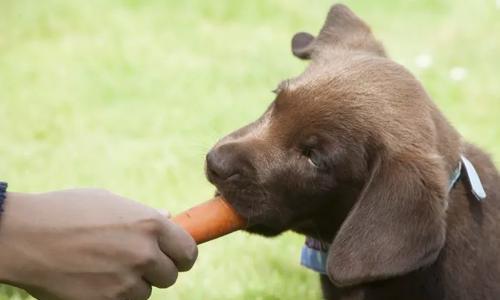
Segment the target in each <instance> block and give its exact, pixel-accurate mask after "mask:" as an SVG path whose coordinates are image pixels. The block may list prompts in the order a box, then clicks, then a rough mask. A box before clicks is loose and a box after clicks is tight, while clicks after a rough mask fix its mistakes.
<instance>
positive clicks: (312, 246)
mask: <svg viewBox="0 0 500 300" xmlns="http://www.w3.org/2000/svg"><path fill="white" fill-rule="evenodd" d="M462 171H465V175H466V177H467V179H468V182H469V185H470V189H471V192H472V194H473V195H474V197H475V198H476V200H477V201H480V202H481V201H483V200H484V199H486V192H485V191H484V188H483V184H482V183H481V180H480V178H479V175H478V174H477V172H476V169H475V168H474V165H473V164H472V163H471V162H470V161H469V160H468V159H467V158H466V157H465V156H463V155H461V156H460V161H459V162H458V166H457V168H455V170H454V171H453V173H452V174H451V176H450V181H449V183H448V193H449V192H450V191H451V190H452V189H453V187H454V186H455V184H456V183H457V181H458V179H460V176H461V175H462V173H463V172H462ZM329 248H330V244H328V243H324V242H322V241H319V240H317V239H314V238H312V237H309V236H308V237H306V242H305V244H304V246H303V247H302V252H301V255H300V264H301V265H302V266H304V267H306V268H308V269H310V270H313V271H315V272H317V273H320V274H326V258H327V256H328V249H329Z"/></svg>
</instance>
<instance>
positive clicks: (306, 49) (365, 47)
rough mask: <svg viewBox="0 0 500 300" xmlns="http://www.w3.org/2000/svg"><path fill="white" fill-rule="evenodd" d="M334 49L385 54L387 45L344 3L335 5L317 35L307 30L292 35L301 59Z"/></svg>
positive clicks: (294, 52)
mask: <svg viewBox="0 0 500 300" xmlns="http://www.w3.org/2000/svg"><path fill="white" fill-rule="evenodd" d="M331 49H344V50H354V51H364V52H367V53H372V54H375V55H378V56H385V51H384V47H383V46H382V44H380V43H379V42H378V41H377V40H376V39H375V38H374V37H373V35H372V32H371V30H370V27H368V25H366V24H365V22H363V21H362V20H361V19H360V18H358V17H357V16H356V15H355V14H354V13H353V12H352V11H351V10H350V9H349V8H348V7H347V6H345V5H342V4H336V5H334V6H332V8H331V9H330V11H329V13H328V16H327V18H326V21H325V24H324V25H323V28H322V29H321V31H320V33H319V34H318V37H317V38H314V36H312V35H311V34H309V33H305V32H299V33H297V34H295V36H294V37H293V38H292V52H293V54H294V55H295V56H297V57H299V58H302V59H309V58H313V59H314V58H315V57H317V56H321V55H322V53H325V52H328V50H331Z"/></svg>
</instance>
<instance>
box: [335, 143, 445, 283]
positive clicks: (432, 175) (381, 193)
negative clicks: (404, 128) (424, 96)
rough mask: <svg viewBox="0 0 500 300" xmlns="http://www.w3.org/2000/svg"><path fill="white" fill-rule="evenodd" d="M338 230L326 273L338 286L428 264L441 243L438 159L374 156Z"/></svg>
mask: <svg viewBox="0 0 500 300" xmlns="http://www.w3.org/2000/svg"><path fill="white" fill-rule="evenodd" d="M372 165H373V166H372V167H371V174H370V178H369V180H368V181H367V183H366V184H365V187H364V189H363V191H362V192H361V195H360V197H359V199H358V201H357V203H356V204H355V205H354V207H353V208H352V209H351V212H350V213H349V215H348V217H347V218H346V220H345V221H344V223H343V224H342V226H341V228H340V229H339V231H338V233H337V235H336V237H335V239H334V241H333V243H332V245H331V247H330V250H329V254H328V259H327V272H328V275H329V277H330V279H331V280H332V282H333V283H334V284H336V285H338V286H342V287H343V286H351V285H356V284H360V283H364V282H370V281H374V280H379V279H385V278H389V277H393V276H397V275H401V274H405V273H408V272H411V271H414V270H416V269H418V268H420V267H423V266H426V265H429V264H430V263H432V262H433V261H435V259H436V258H437V256H438V254H439V253H440V250H441V248H442V247H443V245H444V242H445V207H446V201H447V199H446V197H447V184H448V182H447V181H448V179H447V177H448V176H447V174H446V173H447V172H446V171H445V168H444V167H443V162H442V159H441V158H440V157H439V156H437V155H430V154H425V153H424V154H420V155H418V157H417V155H415V154H413V155H411V156H410V155H407V156H405V157H397V158H390V159H389V158H382V157H381V156H380V157H377V158H376V159H375V160H374V162H373V163H372Z"/></svg>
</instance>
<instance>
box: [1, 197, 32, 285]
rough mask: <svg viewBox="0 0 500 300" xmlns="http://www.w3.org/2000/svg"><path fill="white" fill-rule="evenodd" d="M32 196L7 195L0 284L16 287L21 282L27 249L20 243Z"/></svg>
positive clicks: (3, 224) (2, 228)
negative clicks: (21, 271) (20, 273)
mask: <svg viewBox="0 0 500 300" xmlns="http://www.w3.org/2000/svg"><path fill="white" fill-rule="evenodd" d="M30 198H31V195H30V194H22V193H12V192H7V193H6V199H5V202H4V206H3V210H4V211H3V212H2V214H1V215H0V282H1V283H7V284H11V285H16V283H18V282H19V271H20V270H21V268H22V266H23V265H25V263H24V260H25V259H24V258H23V257H24V256H25V254H26V252H27V250H28V249H25V247H23V245H22V244H20V243H19V241H20V240H21V241H22V239H23V236H22V234H21V233H20V232H21V231H22V228H23V227H24V226H23V225H24V224H23V223H24V221H26V220H25V219H26V218H30V217H31V218H33V217H36V216H35V215H31V216H26V214H25V212H26V207H28V206H29V204H28V202H29V201H30Z"/></svg>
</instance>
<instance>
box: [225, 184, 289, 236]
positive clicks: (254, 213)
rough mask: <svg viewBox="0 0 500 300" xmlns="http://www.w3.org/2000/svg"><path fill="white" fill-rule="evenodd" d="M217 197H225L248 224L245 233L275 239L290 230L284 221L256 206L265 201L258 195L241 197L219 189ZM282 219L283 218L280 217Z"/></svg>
mask: <svg viewBox="0 0 500 300" xmlns="http://www.w3.org/2000/svg"><path fill="white" fill-rule="evenodd" d="M215 195H216V196H223V197H224V198H225V199H226V201H227V202H228V203H229V204H230V205H231V207H233V208H234V210H235V211H236V212H237V213H238V214H239V215H240V216H241V217H243V218H244V219H245V220H246V221H247V222H248V227H247V228H245V231H247V232H249V233H253V234H258V235H262V236H265V237H273V236H277V235H280V234H281V233H283V232H285V231H287V230H288V229H290V226H287V225H286V224H285V222H284V220H281V219H279V218H275V217H273V216H270V215H267V214H268V213H266V212H265V211H261V210H259V208H258V205H257V207H256V206H254V205H255V203H262V202H263V200H262V199H261V198H260V197H258V196H257V197H255V196H256V195H241V194H239V193H231V190H222V189H219V188H218V189H217V191H216V192H215ZM280 217H282V216H280Z"/></svg>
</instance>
